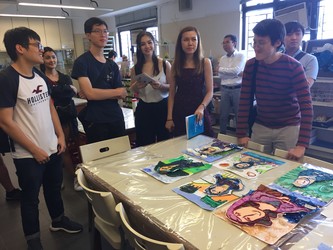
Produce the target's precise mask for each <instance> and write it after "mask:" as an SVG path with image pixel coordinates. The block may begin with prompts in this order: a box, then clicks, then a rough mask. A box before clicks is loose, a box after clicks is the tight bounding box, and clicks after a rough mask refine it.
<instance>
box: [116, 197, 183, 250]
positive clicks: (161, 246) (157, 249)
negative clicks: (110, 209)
mask: <svg viewBox="0 0 333 250" xmlns="http://www.w3.org/2000/svg"><path fill="white" fill-rule="evenodd" d="M116 211H117V212H118V213H119V217H120V222H121V226H122V229H123V231H124V234H125V238H126V239H127V240H128V241H129V244H130V245H131V246H132V247H134V249H136V250H138V249H140V250H185V248H184V246H183V244H180V243H167V242H163V241H158V240H153V239H151V238H148V237H146V236H144V235H142V234H140V233H139V232H137V231H136V230H134V229H133V228H132V227H131V225H130V224H129V220H128V217H127V214H126V211H125V209H124V207H123V204H122V203H118V204H117V206H116Z"/></svg>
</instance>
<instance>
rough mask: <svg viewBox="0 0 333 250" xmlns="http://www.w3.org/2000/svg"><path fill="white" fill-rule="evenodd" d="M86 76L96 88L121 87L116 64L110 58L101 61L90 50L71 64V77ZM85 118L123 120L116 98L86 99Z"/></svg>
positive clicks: (104, 120)
mask: <svg viewBox="0 0 333 250" xmlns="http://www.w3.org/2000/svg"><path fill="white" fill-rule="evenodd" d="M80 77H88V78H89V80H90V82H91V86H92V87H93V88H98V89H116V88H121V87H123V84H122V83H121V77H120V74H119V68H118V65H117V64H116V63H115V62H113V61H110V60H106V62H105V63H101V62H99V61H98V60H96V58H95V57H94V56H93V55H92V54H91V52H90V51H87V52H85V53H84V54H82V55H81V56H79V57H78V58H77V59H76V60H75V62H74V66H73V71H72V78H74V79H79V78H80ZM87 107H88V110H87V115H86V117H85V118H86V120H87V121H90V122H96V123H112V122H116V121H119V120H124V116H123V113H122V111H121V108H120V106H119V104H118V100H117V99H106V100H88V105H87Z"/></svg>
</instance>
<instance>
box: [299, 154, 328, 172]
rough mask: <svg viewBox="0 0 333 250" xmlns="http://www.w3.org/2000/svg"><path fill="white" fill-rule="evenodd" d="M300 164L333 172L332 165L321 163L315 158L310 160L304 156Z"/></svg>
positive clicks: (325, 162)
mask: <svg viewBox="0 0 333 250" xmlns="http://www.w3.org/2000/svg"><path fill="white" fill-rule="evenodd" d="M302 162H304V163H309V164H311V165H314V166H317V167H323V168H328V169H331V170H333V163H330V162H327V161H322V160H319V159H316V158H312V157H309V156H304V157H303V160H302Z"/></svg>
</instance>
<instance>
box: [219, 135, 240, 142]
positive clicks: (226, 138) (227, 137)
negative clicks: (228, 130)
mask: <svg viewBox="0 0 333 250" xmlns="http://www.w3.org/2000/svg"><path fill="white" fill-rule="evenodd" d="M217 139H219V140H221V141H223V142H228V143H233V144H237V143H238V141H237V137H235V136H231V135H225V134H220V133H219V134H218V135H217Z"/></svg>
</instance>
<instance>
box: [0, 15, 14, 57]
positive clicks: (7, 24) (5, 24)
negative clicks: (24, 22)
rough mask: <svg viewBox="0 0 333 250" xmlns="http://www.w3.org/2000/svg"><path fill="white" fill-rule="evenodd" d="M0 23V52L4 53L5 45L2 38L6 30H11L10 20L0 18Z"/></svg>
mask: <svg viewBox="0 0 333 250" xmlns="http://www.w3.org/2000/svg"><path fill="white" fill-rule="evenodd" d="M0 23H1V29H0V38H1V43H0V51H6V48H5V45H4V43H3V42H2V41H3V37H4V35H5V33H6V31H7V30H10V29H12V28H13V25H12V20H11V19H10V18H8V17H0Z"/></svg>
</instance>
